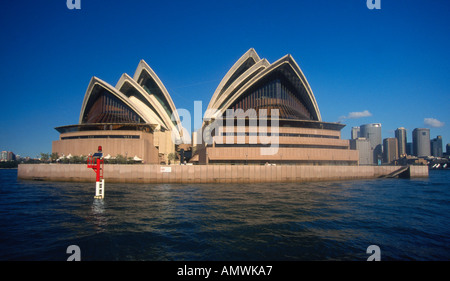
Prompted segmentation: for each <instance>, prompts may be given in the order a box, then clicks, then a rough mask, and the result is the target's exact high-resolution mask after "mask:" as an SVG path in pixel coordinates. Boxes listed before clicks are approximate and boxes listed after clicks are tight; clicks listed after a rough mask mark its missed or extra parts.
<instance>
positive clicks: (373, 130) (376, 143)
mask: <svg viewBox="0 0 450 281" xmlns="http://www.w3.org/2000/svg"><path fill="white" fill-rule="evenodd" d="M360 135H361V137H362V138H367V139H368V140H369V142H370V146H371V149H372V151H373V162H374V163H375V164H377V163H378V160H380V159H381V156H382V151H383V149H382V142H381V124H380V123H372V124H365V125H361V126H360Z"/></svg>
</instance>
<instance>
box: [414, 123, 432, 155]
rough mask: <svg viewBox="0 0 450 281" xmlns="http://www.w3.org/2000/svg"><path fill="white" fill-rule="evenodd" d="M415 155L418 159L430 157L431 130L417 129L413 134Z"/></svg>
mask: <svg viewBox="0 0 450 281" xmlns="http://www.w3.org/2000/svg"><path fill="white" fill-rule="evenodd" d="M412 139H413V142H412V143H413V153H414V155H415V156H417V157H426V156H430V155H431V152H430V129H428V128H415V129H414V130H413V132H412Z"/></svg>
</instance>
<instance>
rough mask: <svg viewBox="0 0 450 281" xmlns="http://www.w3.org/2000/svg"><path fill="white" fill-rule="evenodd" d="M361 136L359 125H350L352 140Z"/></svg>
mask: <svg viewBox="0 0 450 281" xmlns="http://www.w3.org/2000/svg"><path fill="white" fill-rule="evenodd" d="M360 136H361V134H360V128H359V127H352V136H351V137H352V138H351V139H352V140H355V139H357V138H359V137H360Z"/></svg>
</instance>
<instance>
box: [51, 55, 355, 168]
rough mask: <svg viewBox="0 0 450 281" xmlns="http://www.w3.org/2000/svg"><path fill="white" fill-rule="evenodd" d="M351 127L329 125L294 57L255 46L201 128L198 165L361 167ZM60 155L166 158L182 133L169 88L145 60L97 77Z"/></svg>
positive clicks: (223, 85) (59, 146) (57, 148)
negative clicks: (115, 77)
mask: <svg viewBox="0 0 450 281" xmlns="http://www.w3.org/2000/svg"><path fill="white" fill-rule="evenodd" d="M344 126H345V125H343V124H340V123H330V122H323V121H322V118H321V115H320V111H319V106H318V104H317V102H316V99H315V97H314V94H313V92H312V90H311V87H310V85H309V83H308V81H307V80H306V77H305V76H304V74H303V72H302V71H301V69H300V67H299V66H298V64H297V63H296V62H295V60H294V59H293V58H292V56H291V55H286V56H284V57H282V58H280V59H279V60H277V61H275V62H273V63H269V62H268V61H267V60H266V59H261V58H260V57H259V56H258V54H257V53H256V51H255V50H254V49H250V50H248V51H247V52H246V53H245V54H244V55H243V56H242V57H241V58H239V60H238V61H237V62H236V63H235V64H234V65H233V66H232V67H231V69H230V70H229V71H228V73H226V75H225V76H224V78H223V79H222V81H221V82H220V84H219V86H218V87H217V89H216V90H215V92H214V94H213V95H212V98H211V100H210V102H209V105H208V108H207V110H206V112H205V114H204V121H203V126H202V129H201V130H200V131H199V132H196V133H194V137H193V138H192V140H193V143H192V144H189V145H190V146H191V147H193V148H194V149H193V150H194V151H195V154H194V156H193V157H192V158H191V159H190V162H191V163H194V164H261V165H264V164H298V165H300V164H306V165H357V164H358V151H356V150H350V148H349V141H348V140H343V139H341V130H342V128H343V127H344ZM56 130H58V131H59V132H60V139H59V140H58V141H54V142H53V148H52V151H53V152H57V153H58V154H59V155H69V154H71V155H80V154H82V155H87V154H89V153H92V152H94V151H95V150H96V149H97V146H98V145H102V146H103V149H104V152H105V154H109V155H111V156H115V155H117V154H121V155H124V156H125V155H127V156H128V157H135V158H137V159H142V160H143V162H145V163H155V164H160V163H167V162H168V155H169V154H170V153H176V152H177V151H178V150H179V148H180V146H179V143H183V141H185V140H187V139H189V140H190V138H187V137H186V136H183V135H182V133H183V129H182V127H181V122H180V118H179V116H178V115H177V112H176V108H175V105H174V102H173V101H172V99H171V97H170V95H169V93H168V91H167V90H166V88H165V86H164V85H163V83H162V82H161V80H160V79H159V78H158V76H157V75H156V74H155V72H154V71H153V70H152V69H151V68H150V67H149V66H148V65H147V63H145V62H144V61H141V62H140V63H139V65H138V67H137V69H136V71H135V74H134V76H133V77H130V76H129V75H127V74H123V75H122V77H121V78H120V80H119V81H118V83H117V84H116V86H115V87H113V86H112V85H110V84H108V83H106V82H104V81H102V80H100V79H99V78H96V77H93V78H92V79H91V82H90V83H89V86H88V88H87V91H86V93H85V96H84V100H83V103H82V107H81V112H80V118H79V123H78V124H76V125H69V126H62V127H58V128H56Z"/></svg>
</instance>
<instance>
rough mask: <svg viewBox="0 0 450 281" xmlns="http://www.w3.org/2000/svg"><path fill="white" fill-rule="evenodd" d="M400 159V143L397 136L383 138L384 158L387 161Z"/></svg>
mask: <svg viewBox="0 0 450 281" xmlns="http://www.w3.org/2000/svg"><path fill="white" fill-rule="evenodd" d="M395 159H398V144H397V139H396V138H387V139H384V140H383V160H384V162H385V163H392V162H393V161H394V160H395Z"/></svg>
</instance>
